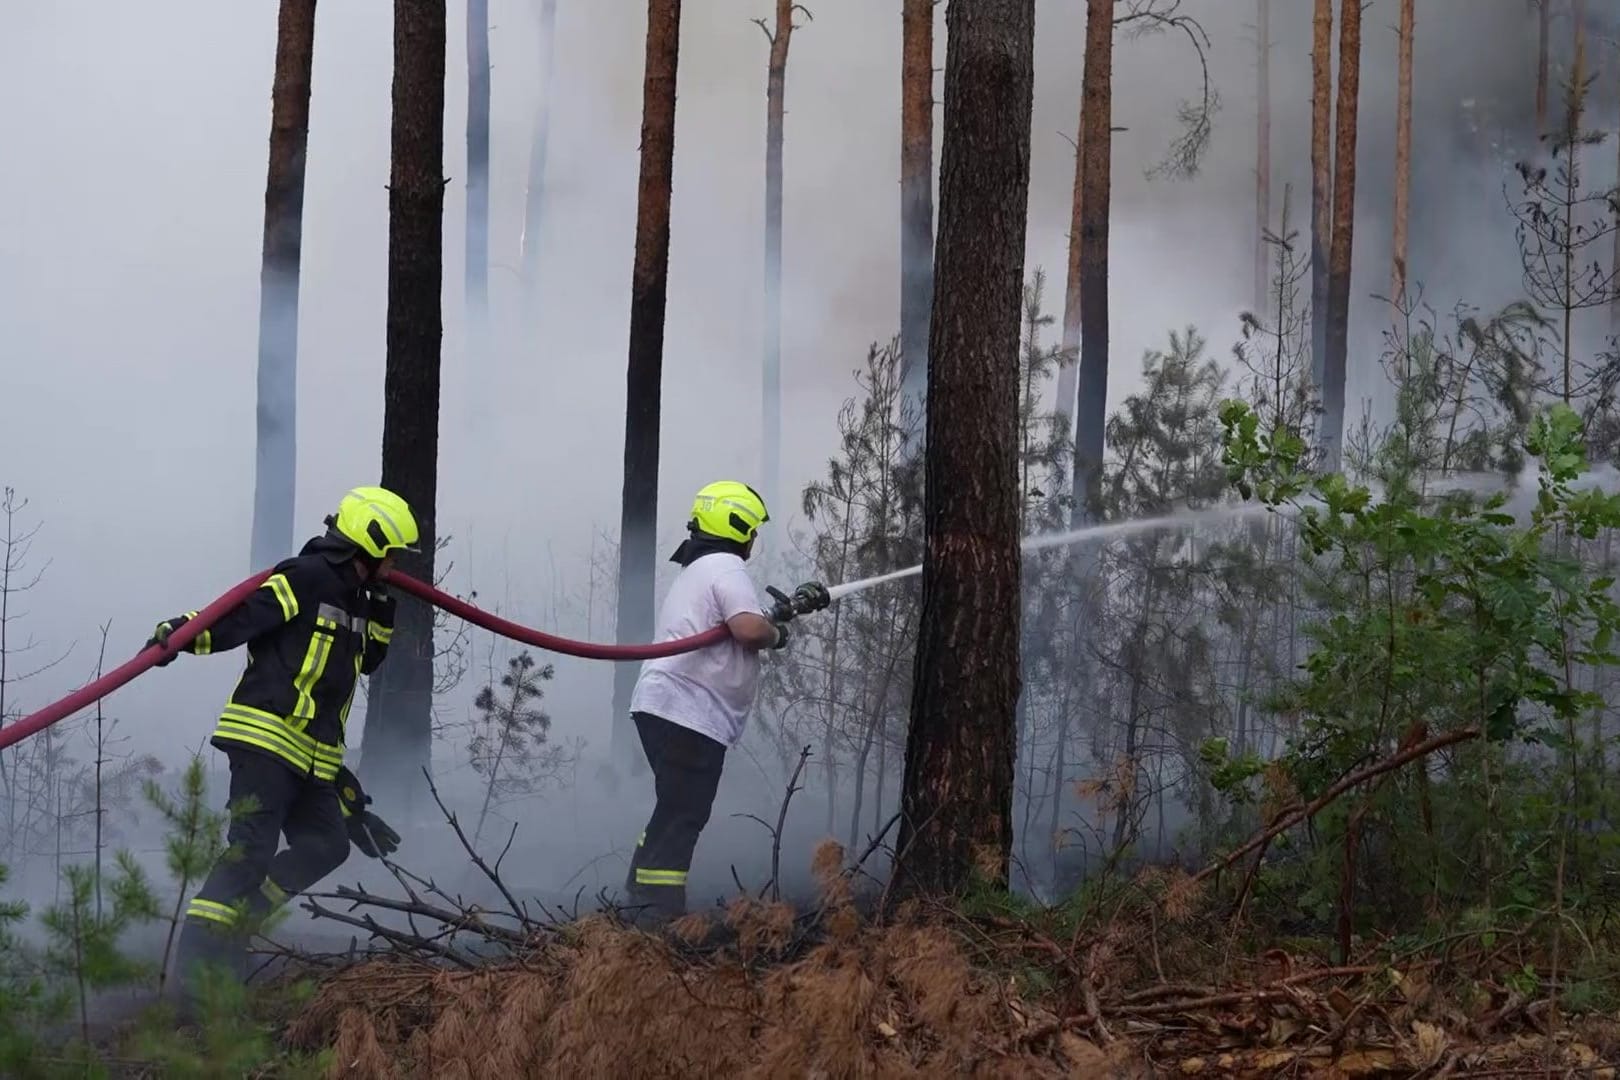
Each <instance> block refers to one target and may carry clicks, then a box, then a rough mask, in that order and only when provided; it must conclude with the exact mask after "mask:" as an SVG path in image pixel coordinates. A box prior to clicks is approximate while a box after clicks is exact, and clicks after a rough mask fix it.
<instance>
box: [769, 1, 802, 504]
mask: <svg viewBox="0 0 1620 1080" xmlns="http://www.w3.org/2000/svg"><path fill="white" fill-rule="evenodd" d="M795 10H798V5H796V4H794V3H793V0H776V22H775V28H774V29H772V28H768V27H766V26H765V20H763V19H761V20H759V24H760V27H761V28H762V29H764V30H765V37H766V40H768V41H769V42H770V43H771V51H770V57H769V59H768V60H767V61H766V70H765V354H764V357H765V363H764V378H763V379H762V380H761V382H762V391H763V401H762V402H761V405H762V409H761V412H760V436H761V438H762V440H763V442H764V450H765V454H764V458H765V462H764V470H765V476H764V478H763V487H764V495H765V505H766V506H775V505H776V504H777V502H778V499H777V496H778V495H780V494H781V484H782V126H783V119H784V117H785V115H786V107H785V103H784V100H783V98H784V95H785V94H786V92H787V60H788V46H789V45H790V44H791V43H792V41H793V14H794V11H795Z"/></svg>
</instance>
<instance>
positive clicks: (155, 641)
mask: <svg viewBox="0 0 1620 1080" xmlns="http://www.w3.org/2000/svg"><path fill="white" fill-rule="evenodd" d="M172 633H174V627H172V626H170V625H169V624H168V623H166V622H160V623H158V624H157V629H155V630H153V631H152V636H151V637H149V638H147V639H146V644H145V645H143V646H142V648H143V649H150V648H151V647H152V646H154V645H156V646H158V647H159V648H162V647H163V646H165V645H167V644H168V642H169V635H170V634H172ZM178 655H179V654H178V653H166V654H165V655H164V657H163V659H161V660H159V661H158V662H157V666H158V667H168V666H169V665H170V664H172V663H174V658H175V657H176V656H178Z"/></svg>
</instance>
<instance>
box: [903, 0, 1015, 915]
mask: <svg viewBox="0 0 1620 1080" xmlns="http://www.w3.org/2000/svg"><path fill="white" fill-rule="evenodd" d="M946 19H947V26H948V28H949V31H948V34H947V38H946V41H947V46H946V57H945V117H944V124H945V141H944V149H943V152H942V154H941V158H940V229H939V242H938V252H937V260H936V276H935V282H934V285H935V288H934V310H933V317H932V321H931V327H930V331H929V342H928V356H929V367H930V380H929V381H930V387H929V401H928V434H927V445H928V455H927V458H926V462H925V466H924V476H925V498H924V506H925V507H926V511H925V513H926V521H925V534H926V539H927V546H926V555H925V557H924V560H923V571H922V613H921V618H920V619H919V627H920V630H919V634H918V643H917V659H916V668H915V674H914V681H913V694H912V705H911V726H910V731H909V735H908V739H907V745H906V765H905V781H904V790H903V792H902V801H903V806H904V810H905V816H904V818H903V819H902V823H901V835H900V841H899V850H900V851H901V852H903V853H904V856H903V859H902V865H901V867H900V868H899V873H900V874H901V876H902V879H903V881H904V883H905V885H904V887H905V888H906V889H908V890H926V891H933V892H953V891H956V890H958V889H960V888H961V887H962V886H964V885H966V884H967V883H968V882H969V881H970V880H972V879H974V878H977V879H979V880H983V881H986V882H988V883H990V884H992V885H1003V886H1004V885H1005V884H1006V881H1007V865H1008V861H1009V859H1010V857H1011V853H1012V840H1013V835H1012V797H1013V761H1014V753H1015V745H1014V744H1015V742H1016V735H1017V732H1016V729H1015V719H1014V714H1015V711H1016V707H1017V702H1018V691H1019V682H1020V676H1019V654H1018V636H1019V627H1018V623H1019V599H1018V598H1019V547H1018V544H1019V536H1018V497H1017V493H1018V336H1019V316H1020V308H1021V299H1022V293H1023V276H1024V233H1025V228H1026V224H1027V218H1028V210H1029V146H1030V112H1031V104H1032V94H1033V89H1034V51H1035V49H1034V46H1035V40H1034V39H1035V3H1034V0H981V2H980V3H977V4H973V5H967V4H952V5H951V6H950V8H949V10H948V12H947V15H946Z"/></svg>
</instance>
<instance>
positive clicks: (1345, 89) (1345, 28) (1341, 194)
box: [1322, 0, 1361, 470]
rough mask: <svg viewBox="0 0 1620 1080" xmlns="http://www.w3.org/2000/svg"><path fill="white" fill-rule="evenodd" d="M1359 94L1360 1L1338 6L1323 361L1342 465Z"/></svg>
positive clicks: (1327, 414)
mask: <svg viewBox="0 0 1620 1080" xmlns="http://www.w3.org/2000/svg"><path fill="white" fill-rule="evenodd" d="M1360 95H1361V3H1360V0H1344V3H1343V4H1341V6H1340V8H1339V97H1338V102H1337V104H1336V106H1335V109H1334V117H1333V136H1334V138H1333V245H1332V249H1331V250H1330V251H1329V253H1328V326H1327V332H1328V344H1327V358H1326V361H1325V363H1324V365H1323V382H1322V413H1323V417H1322V428H1323V432H1322V445H1323V448H1324V450H1325V451H1326V460H1325V462H1324V465H1325V467H1326V468H1327V469H1329V470H1334V469H1337V468H1338V467H1339V459H1340V453H1341V450H1342V446H1341V444H1342V442H1343V438H1344V395H1345V379H1346V375H1347V367H1348V360H1349V351H1350V264H1351V250H1352V247H1353V243H1352V241H1353V239H1354V232H1355V211H1356V104H1357V102H1358V100H1359V98H1360Z"/></svg>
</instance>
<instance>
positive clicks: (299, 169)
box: [249, 0, 315, 570]
mask: <svg viewBox="0 0 1620 1080" xmlns="http://www.w3.org/2000/svg"><path fill="white" fill-rule="evenodd" d="M314 60H315V0H281V15H280V21H279V23H278V24H277V28H276V74H275V81H274V83H273V84H272V88H271V91H270V168H269V175H268V176H267V177H266V179H265V184H264V255H263V261H262V263H261V264H260V269H259V374H258V398H259V400H258V410H257V414H258V415H257V424H258V431H257V436H258V444H257V449H256V453H255V460H254V477H253V534H252V540H251V542H250V551H249V556H250V558H251V561H252V563H253V568H254V569H255V570H261V569H263V568H265V567H267V566H272V565H274V564H275V563H277V562H280V561H281V560H282V559H285V558H286V557H287V556H289V555H291V554H292V553H293V495H294V492H295V491H296V488H297V473H298V264H299V258H300V250H301V248H302V245H303V234H304V156H305V151H306V149H307V148H308V146H309V83H310V70H311V68H312V66H313V65H314Z"/></svg>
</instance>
